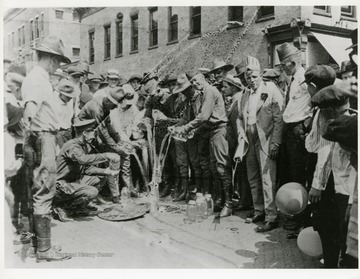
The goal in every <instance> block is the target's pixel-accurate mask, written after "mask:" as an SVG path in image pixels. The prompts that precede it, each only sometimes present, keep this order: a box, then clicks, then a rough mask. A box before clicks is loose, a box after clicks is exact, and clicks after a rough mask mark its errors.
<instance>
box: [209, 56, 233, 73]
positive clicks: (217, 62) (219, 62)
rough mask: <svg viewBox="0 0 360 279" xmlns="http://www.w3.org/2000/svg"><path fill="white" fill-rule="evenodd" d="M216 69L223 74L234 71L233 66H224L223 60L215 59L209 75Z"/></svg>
mask: <svg viewBox="0 0 360 279" xmlns="http://www.w3.org/2000/svg"><path fill="white" fill-rule="evenodd" d="M218 69H224V70H225V72H228V71H230V70H232V69H234V65H231V64H226V63H225V61H224V60H222V59H219V58H215V60H214V62H213V64H212V67H211V69H210V72H209V73H212V72H214V71H216V70H218Z"/></svg>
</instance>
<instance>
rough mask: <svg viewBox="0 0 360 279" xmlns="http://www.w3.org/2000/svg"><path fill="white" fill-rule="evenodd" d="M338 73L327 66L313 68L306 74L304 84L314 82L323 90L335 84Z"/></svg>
mask: <svg viewBox="0 0 360 279" xmlns="http://www.w3.org/2000/svg"><path fill="white" fill-rule="evenodd" d="M335 79H336V73H335V70H334V69H333V68H331V67H330V66H327V65H315V66H311V67H310V68H309V69H307V70H306V72H305V80H304V81H303V83H304V82H312V83H314V84H315V85H316V87H317V88H318V89H322V88H324V87H326V86H329V85H331V84H333V83H334V81H335Z"/></svg>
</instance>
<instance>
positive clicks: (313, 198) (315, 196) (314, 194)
mask: <svg viewBox="0 0 360 279" xmlns="http://www.w3.org/2000/svg"><path fill="white" fill-rule="evenodd" d="M321 192H322V191H321V190H317V189H315V188H313V187H311V189H310V192H309V201H310V202H311V203H318V202H319V201H320V200H321Z"/></svg>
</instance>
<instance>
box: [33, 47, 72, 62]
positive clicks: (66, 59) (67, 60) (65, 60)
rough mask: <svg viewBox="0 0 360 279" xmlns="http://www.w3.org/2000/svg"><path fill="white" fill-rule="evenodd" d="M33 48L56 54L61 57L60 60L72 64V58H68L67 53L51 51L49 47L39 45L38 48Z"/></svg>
mask: <svg viewBox="0 0 360 279" xmlns="http://www.w3.org/2000/svg"><path fill="white" fill-rule="evenodd" d="M32 49H33V50H36V51H41V52H45V53H49V54H52V55H56V56H58V57H59V58H60V61H61V62H63V63H65V64H70V63H71V60H70V59H69V58H67V57H66V56H65V55H62V54H61V53H58V52H55V51H49V50H48V49H45V48H42V47H38V48H32Z"/></svg>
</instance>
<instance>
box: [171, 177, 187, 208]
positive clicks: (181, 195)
mask: <svg viewBox="0 0 360 279" xmlns="http://www.w3.org/2000/svg"><path fill="white" fill-rule="evenodd" d="M187 190H188V180H187V178H186V179H184V178H182V179H181V180H180V192H179V195H178V196H177V197H175V198H174V199H173V201H174V202H178V201H183V200H185V197H186V193H187Z"/></svg>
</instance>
